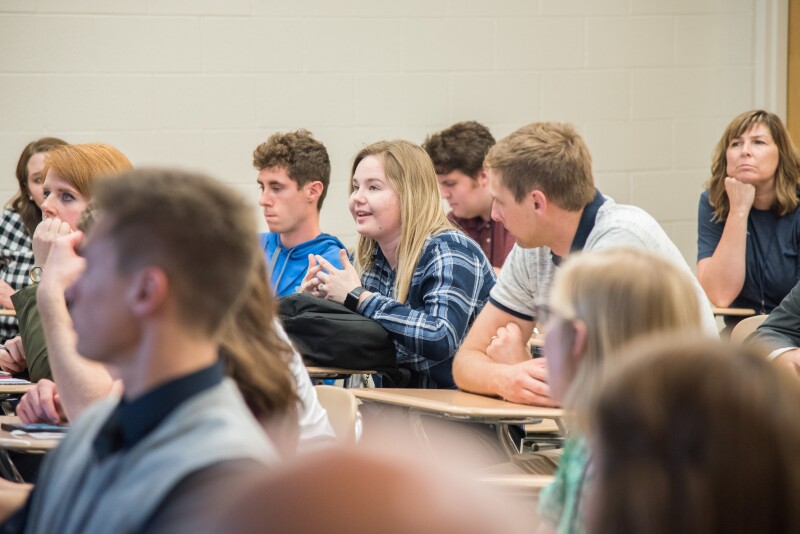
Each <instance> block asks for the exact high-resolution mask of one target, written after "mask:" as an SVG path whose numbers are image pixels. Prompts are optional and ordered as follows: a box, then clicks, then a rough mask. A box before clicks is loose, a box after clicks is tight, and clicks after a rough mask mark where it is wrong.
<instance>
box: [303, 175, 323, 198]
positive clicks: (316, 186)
mask: <svg viewBox="0 0 800 534" xmlns="http://www.w3.org/2000/svg"><path fill="white" fill-rule="evenodd" d="M324 188H325V187H324V186H323V185H322V182H320V181H319V180H317V181H314V182H309V183H307V184H306V185H305V189H306V200H308V201H309V202H313V203H315V204H316V203H317V200H318V199H319V197H320V196H321V195H322V190H323V189H324Z"/></svg>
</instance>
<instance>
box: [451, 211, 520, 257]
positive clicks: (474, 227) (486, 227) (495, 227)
mask: <svg viewBox="0 0 800 534" xmlns="http://www.w3.org/2000/svg"><path fill="white" fill-rule="evenodd" d="M447 218H448V219H450V220H451V221H452V222H453V223H455V224H456V226H458V227H459V228H461V229H462V230H463V231H464V233H465V234H467V235H468V236H470V237H471V238H472V239H474V240H475V242H476V243H478V245H479V246H480V247H481V250H483V253H484V254H486V257H487V258H489V263H490V264H492V267H502V266H503V263H504V262H505V261H506V256H508V253H509V252H511V249H512V248H514V242H515V241H514V236H512V235H511V234H510V233H509V231H508V230H506V227H505V226H503V225H502V224H501V223H499V222H497V221H494V220H492V219H489V220H488V221H484V220H483V219H482V218H480V217H473V218H472V219H462V218H461V217H456V216H455V215H453V212H452V211H451V212H450V213H449V214H448V216H447Z"/></svg>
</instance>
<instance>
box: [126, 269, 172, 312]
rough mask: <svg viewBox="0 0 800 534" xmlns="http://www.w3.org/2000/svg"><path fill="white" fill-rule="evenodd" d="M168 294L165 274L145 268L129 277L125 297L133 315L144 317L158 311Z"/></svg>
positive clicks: (159, 270) (160, 270)
mask: <svg viewBox="0 0 800 534" xmlns="http://www.w3.org/2000/svg"><path fill="white" fill-rule="evenodd" d="M168 294H169V279H168V278H167V274H166V273H165V272H164V271H163V270H162V269H160V268H158V267H145V268H143V269H140V270H138V271H137V272H136V273H135V274H134V275H133V276H132V277H131V283H130V287H129V288H128V295H127V297H128V302H129V305H130V308H131V311H132V312H133V314H134V315H136V316H140V317H144V316H147V315H152V314H153V313H155V312H156V311H157V310H159V309H160V308H161V307H162V306H163V305H164V303H165V302H166V300H167V296H168Z"/></svg>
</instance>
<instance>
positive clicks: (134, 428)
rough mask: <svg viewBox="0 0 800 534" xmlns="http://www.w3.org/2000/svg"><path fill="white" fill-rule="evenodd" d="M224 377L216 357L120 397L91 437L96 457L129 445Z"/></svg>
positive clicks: (102, 456)
mask: <svg viewBox="0 0 800 534" xmlns="http://www.w3.org/2000/svg"><path fill="white" fill-rule="evenodd" d="M224 376H225V372H224V369H223V365H222V361H221V360H217V362H216V363H214V364H213V365H211V366H209V367H206V368H204V369H200V370H199V371H195V372H194V373H191V374H189V375H186V376H182V377H180V378H176V379H175V380H171V381H169V382H167V383H166V384H163V385H161V386H158V387H157V388H155V389H153V390H152V391H149V392H147V393H145V394H144V395H142V396H140V397H139V398H137V399H135V400H133V401H128V400H126V399H124V398H123V399H121V400H120V402H119V404H118V405H117V407H116V408H115V409H114V411H113V412H111V415H110V416H109V418H108V419H107V420H106V423H105V424H104V425H103V426H102V428H100V432H99V433H98V434H97V437H96V438H95V440H94V445H93V446H94V450H95V452H96V453H97V456H98V458H100V459H101V460H102V459H103V458H105V457H106V456H109V455H111V454H114V453H115V452H118V451H121V450H128V449H130V448H132V447H133V446H135V445H136V444H137V443H139V442H140V441H141V440H142V439H143V438H144V437H145V436H147V435H148V434H149V433H150V432H152V431H153V430H154V429H155V428H156V427H157V426H158V425H159V423H161V421H163V420H164V419H165V418H166V417H167V416H168V415H169V414H170V413H172V411H173V410H175V409H176V408H177V407H178V406H180V405H181V404H182V403H183V402H185V401H186V400H188V399H189V398H191V397H193V396H194V395H197V394H198V393H202V392H203V391H205V390H207V389H210V388H212V387H214V386H216V385H217V384H219V383H220V382H222V379H223V378H224Z"/></svg>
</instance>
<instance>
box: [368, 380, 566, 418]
mask: <svg viewBox="0 0 800 534" xmlns="http://www.w3.org/2000/svg"><path fill="white" fill-rule="evenodd" d="M353 395H355V396H356V397H358V398H359V399H361V400H362V401H365V402H382V403H384V404H393V405H395V406H403V407H405V408H413V409H415V410H420V411H423V412H427V413H431V414H434V415H440V416H442V417H446V418H448V419H454V420H457V421H472V422H480V423H507V424H526V423H537V422H539V420H540V419H555V420H560V419H561V418H563V417H564V410H562V409H561V408H542V407H539V406H528V405H525V404H515V403H513V402H506V401H504V400H500V399H495V398H493V397H486V396H484V395H476V394H474V393H467V392H466V391H457V390H454V389H402V388H397V389H395V388H375V389H356V390H353Z"/></svg>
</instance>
